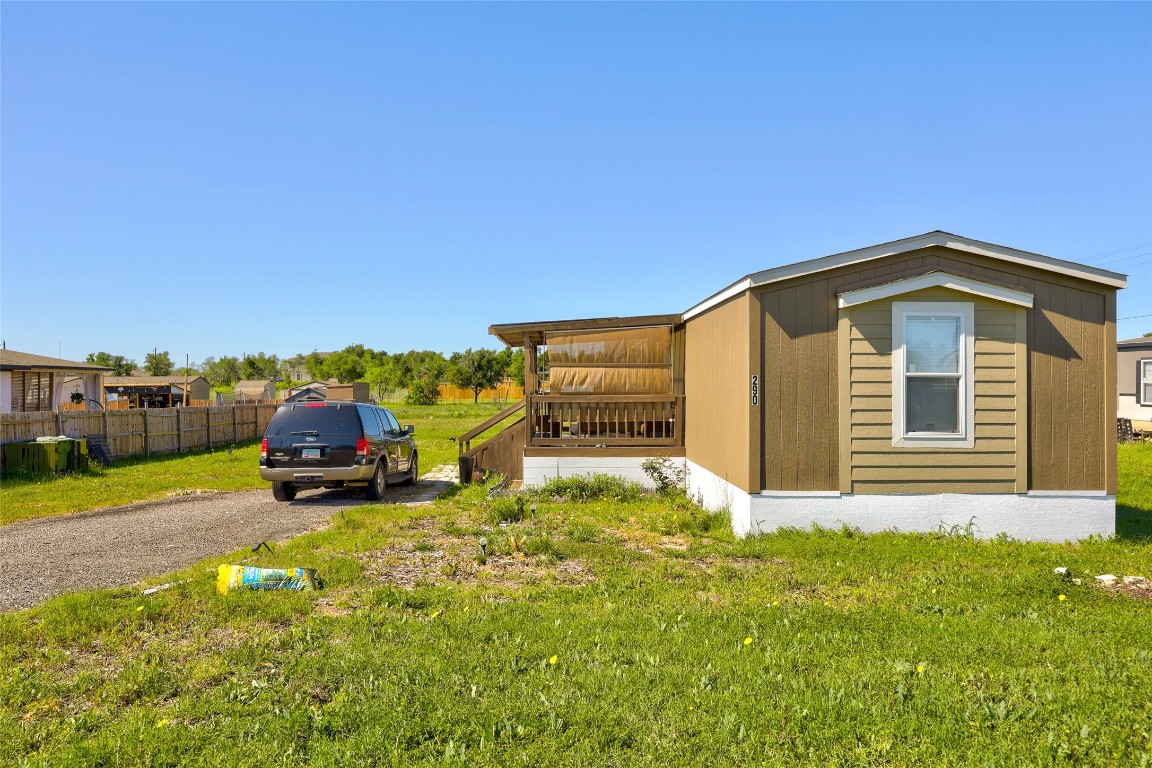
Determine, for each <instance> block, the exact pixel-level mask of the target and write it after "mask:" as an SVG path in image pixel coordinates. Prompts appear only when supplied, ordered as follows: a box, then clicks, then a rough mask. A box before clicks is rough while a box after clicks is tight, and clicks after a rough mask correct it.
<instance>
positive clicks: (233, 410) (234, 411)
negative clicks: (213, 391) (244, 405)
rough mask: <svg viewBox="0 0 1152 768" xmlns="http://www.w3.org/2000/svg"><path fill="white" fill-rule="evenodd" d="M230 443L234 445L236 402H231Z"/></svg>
mask: <svg viewBox="0 0 1152 768" xmlns="http://www.w3.org/2000/svg"><path fill="white" fill-rule="evenodd" d="M232 445H236V403H232Z"/></svg>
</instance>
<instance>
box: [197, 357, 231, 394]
mask: <svg viewBox="0 0 1152 768" xmlns="http://www.w3.org/2000/svg"><path fill="white" fill-rule="evenodd" d="M200 371H201V375H202V376H204V378H206V379H208V381H209V382H210V383H211V384H212V386H214V387H232V386H233V385H235V384H236V382H238V381H240V360H239V359H237V358H235V357H227V356H226V357H222V358H220V359H219V360H217V359H216V358H214V357H208V358H205V360H204V362H203V363H202V364H201V365H200Z"/></svg>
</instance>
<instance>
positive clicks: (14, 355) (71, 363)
mask: <svg viewBox="0 0 1152 768" xmlns="http://www.w3.org/2000/svg"><path fill="white" fill-rule="evenodd" d="M32 370H53V371H79V372H84V371H87V372H90V373H99V372H100V371H110V370H112V369H111V368H108V367H106V366H103V365H93V364H92V363H80V362H77V361H75V360H63V359H61V358H59V357H45V356H44V355H34V354H32V353H31V352H17V351H16V350H14V349H0V371H32Z"/></svg>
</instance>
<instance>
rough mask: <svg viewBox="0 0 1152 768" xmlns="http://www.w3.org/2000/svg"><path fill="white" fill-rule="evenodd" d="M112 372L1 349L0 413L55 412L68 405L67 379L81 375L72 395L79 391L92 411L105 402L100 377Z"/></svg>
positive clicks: (73, 361)
mask: <svg viewBox="0 0 1152 768" xmlns="http://www.w3.org/2000/svg"><path fill="white" fill-rule="evenodd" d="M111 370H112V369H111V368H105V367H104V366H100V365H92V364H91V363H80V362H77V361H75V360H61V359H60V358H56V357H45V356H43V355H33V354H31V353H29V352H17V351H16V350H14V349H7V348H5V349H0V413H16V412H22V411H54V410H56V408H57V407H58V406H59V405H60V403H61V402H69V398H68V396H66V395H65V394H64V380H65V379H67V378H72V377H74V376H79V377H80V379H81V382H80V385H79V387H78V389H77V388H72V389H70V391H69V394H71V391H79V392H80V393H81V394H83V395H84V401H85V403H87V405H88V407H89V408H94V409H98V408H100V407H101V405H100V403H101V400H102V399H103V392H102V391H101V389H100V377H101V375H102V374H105V373H107V372H109V371H111Z"/></svg>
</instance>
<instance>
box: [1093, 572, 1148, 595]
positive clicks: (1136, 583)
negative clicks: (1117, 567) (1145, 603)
mask: <svg viewBox="0 0 1152 768" xmlns="http://www.w3.org/2000/svg"><path fill="white" fill-rule="evenodd" d="M1100 588H1101V589H1104V590H1107V591H1109V592H1116V593H1119V594H1122V595H1127V596H1128V597H1134V598H1136V599H1137V600H1152V581H1149V580H1148V579H1146V578H1144V577H1143V576H1125V577H1124V578H1122V579H1119V580H1117V581H1113V582H1111V583H1102V582H1101V583H1100Z"/></svg>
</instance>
